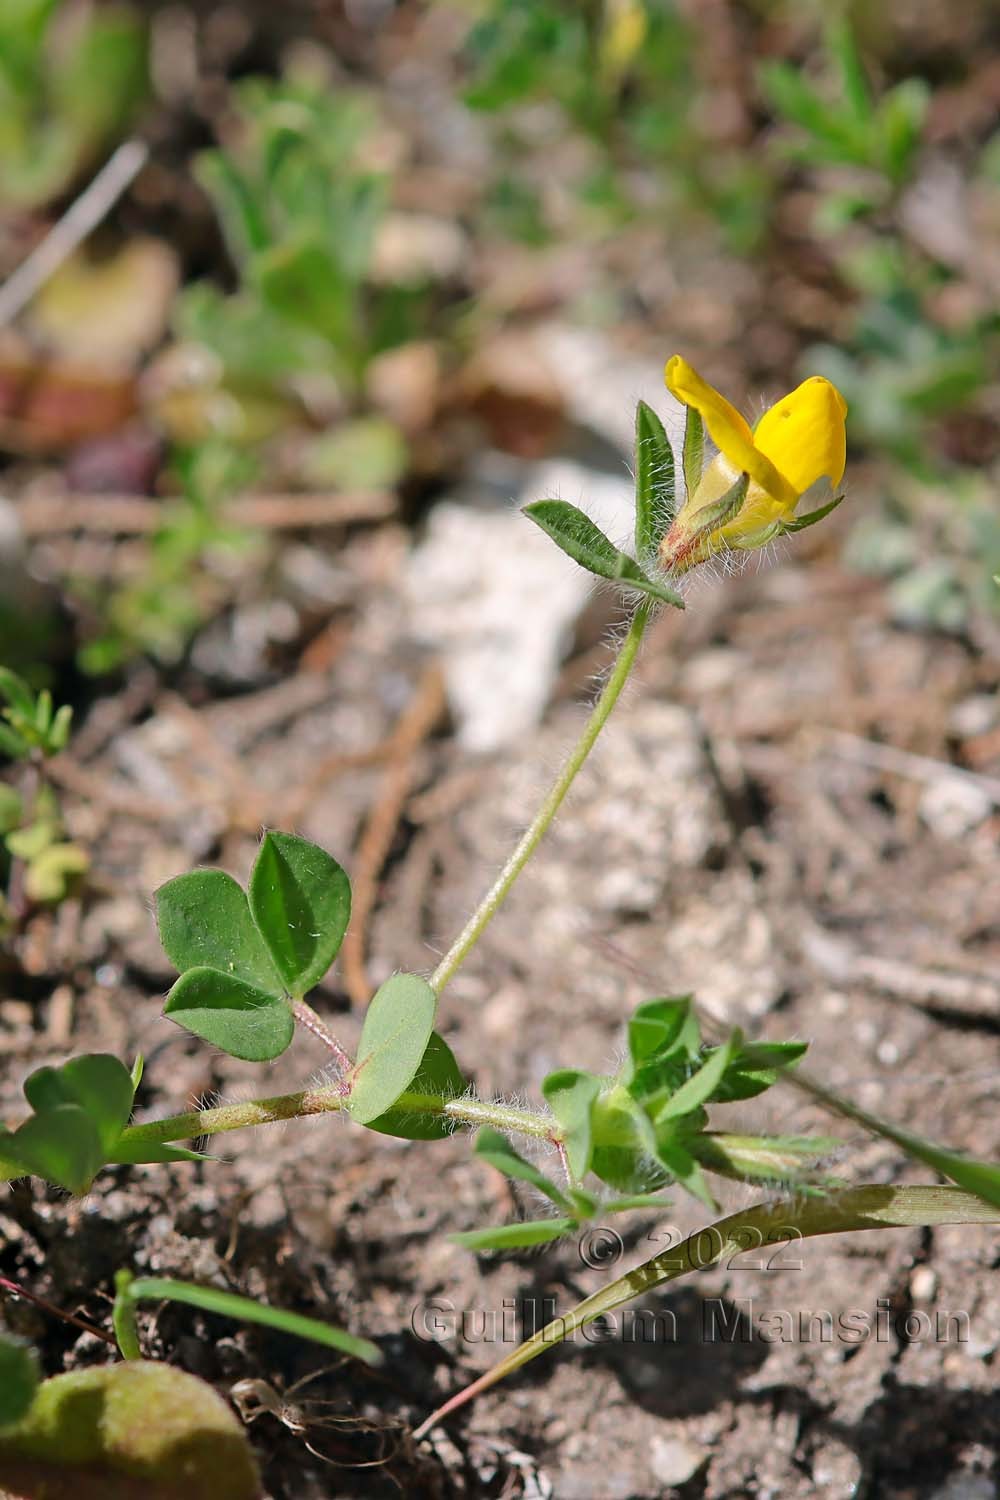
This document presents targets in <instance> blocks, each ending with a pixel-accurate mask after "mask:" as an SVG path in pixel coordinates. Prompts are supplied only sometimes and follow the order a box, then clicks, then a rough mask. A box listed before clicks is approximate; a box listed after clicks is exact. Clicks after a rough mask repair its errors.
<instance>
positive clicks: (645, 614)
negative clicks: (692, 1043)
mask: <svg viewBox="0 0 1000 1500" xmlns="http://www.w3.org/2000/svg"><path fill="white" fill-rule="evenodd" d="M651 608H652V606H651V604H649V603H647V602H644V603H642V604H640V605H639V607H638V609H637V610H636V612H635V614H634V616H633V617H632V623H631V624H630V626H629V628H628V633H627V634H626V636H625V639H624V641H623V642H622V646H621V650H620V651H619V653H618V659H617V661H616V662H615V665H614V668H613V670H612V672H611V676H610V677H609V678H608V680H607V682H606V683H605V684H604V687H603V688H602V690H601V695H600V697H599V698H598V700H597V702H596V703H595V704H594V707H593V709H592V710H591V713H590V717H589V718H588V720H587V722H586V724H585V726H584V730H583V733H582V734H581V736H580V738H579V739H578V740H577V742H576V744H575V745H574V747H573V749H572V751H571V752H570V754H569V757H568V758H567V760H566V763H565V765H564V766H563V768H562V770H561V771H560V772H559V775H558V776H557V777H556V780H555V782H554V783H553V785H552V787H551V789H550V791H549V793H548V796H547V797H546V798H545V801H544V802H543V803H542V805H541V807H540V808H539V809H538V811H537V812H536V814H535V816H534V818H533V819H532V821H531V823H530V824H529V826H528V827H527V829H526V830H525V832H524V833H523V834H522V835H521V838H520V840H519V841H518V844H517V847H516V848H515V849H514V851H513V853H512V854H511V856H510V858H509V859H508V860H507V863H506V864H505V865H504V867H503V869H502V870H501V871H500V874H499V875H498V876H497V878H496V880H495V881H494V882H493V884H492V885H491V886H490V888H489V890H488V891H487V892H486V895H485V896H484V897H483V899H482V900H481V901H480V903H479V905H478V906H477V907H476V909H475V911H474V912H473V913H472V915H471V917H470V918H469V920H468V921H467V922H466V924H465V926H464V927H463V928H462V931H461V932H460V933H459V935H458V937H457V938H456V939H455V941H454V942H453V943H452V945H451V947H450V948H449V949H448V952H447V953H446V954H445V955H444V957H443V958H442V960H441V962H440V963H439V964H438V966H437V968H436V969H435V970H434V973H433V974H432V975H431V979H430V983H431V988H432V989H435V990H436V991H437V992H438V994H440V993H441V991H442V990H443V989H444V987H445V985H446V984H448V983H449V982H450V980H451V979H453V978H454V976H455V974H456V973H457V972H458V970H459V969H460V968H461V966H462V964H463V963H464V962H465V960H466V959H467V958H468V956H469V954H470V953H471V952H472V950H473V948H474V947H475V946H476V944H477V943H478V941H479V939H480V938H481V937H482V935H483V933H484V932H485V930H486V928H487V927H488V926H489V924H490V922H492V920H493V918H494V917H495V916H496V914H497V912H498V911H499V910H500V907H501V906H502V905H503V903H504V901H505V900H506V898H507V895H508V893H509V891H510V888H511V886H512V885H513V884H514V881H515V880H516V879H517V877H518V876H519V875H520V873H521V871H522V870H523V869H524V867H525V865H526V864H527V862H528V860H529V859H530V858H531V856H532V854H534V852H535V850H536V849H537V847H538V845H539V844H540V843H541V840H542V837H543V835H544V833H545V831H546V829H547V828H548V826H549V824H550V823H551V822H552V820H553V818H554V817H555V815H556V813H557V812H558V811H559V808H560V807H561V806H562V803H563V800H564V798H565V796H566V793H567V792H568V791H569V789H570V787H571V786H572V785H573V782H574V780H575V779H576V775H577V772H578V771H579V770H580V768H581V767H582V766H583V763H584V761H585V760H586V759H587V756H588V755H589V754H590V752H591V750H592V749H593V748H594V744H595V742H596V740H597V736H598V735H599V734H600V732H601V730H602V729H603V728H604V725H605V724H606V723H607V720H608V716H609V715H610V713H611V710H612V709H613V708H614V706H615V704H616V703H617V702H618V699H619V698H620V697H621V692H622V688H623V687H624V686H625V684H626V682H627V681H628V678H629V673H630V672H631V670H632V668H633V666H634V665H635V659H636V657H637V655H638V654H639V646H640V643H641V641H642V637H643V634H644V632H645V629H646V625H647V623H648V621H649V615H650V611H651Z"/></svg>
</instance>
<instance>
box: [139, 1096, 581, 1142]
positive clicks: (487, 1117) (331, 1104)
mask: <svg viewBox="0 0 1000 1500" xmlns="http://www.w3.org/2000/svg"><path fill="white" fill-rule="evenodd" d="M346 1106H347V1100H346V1098H345V1096H344V1095H343V1094H342V1093H340V1091H339V1088H338V1086H337V1085H333V1086H332V1087H325V1088H318V1089H305V1090H303V1091H302V1092H300V1093H297V1094H276V1095H274V1096H273V1097H272V1098H270V1099H250V1100H248V1101H247V1102H246V1103H243V1104H223V1105H220V1106H219V1107H218V1108H217V1109H192V1110H188V1111H187V1113H186V1114H183V1115H171V1116H170V1117H169V1118H168V1119H165V1120H151V1121H149V1123H148V1124H145V1125H132V1126H130V1127H129V1129H128V1130H126V1131H125V1132H124V1133H123V1135H122V1145H123V1146H126V1145H127V1146H129V1147H132V1146H137V1145H144V1146H159V1145H165V1144H166V1143H167V1142H169V1141H186V1140H194V1139H196V1138H197V1137H199V1136H205V1135H221V1134H223V1133H224V1132H225V1131H227V1130H245V1129H246V1128H247V1127H248V1126H251V1125H271V1124H274V1123H275V1122H276V1121H278V1120H300V1119H304V1118H306V1117H307V1116H309V1115H322V1114H333V1113H336V1112H338V1111H339V1110H342V1109H345V1108H346ZM393 1110H398V1111H399V1112H400V1113H403V1114H408V1115H437V1116H439V1117H440V1118H442V1119H445V1120H454V1122H455V1125H456V1127H458V1126H461V1125H473V1126H478V1125H493V1126H495V1128H496V1129H497V1130H507V1131H511V1132H512V1133H513V1134H515V1135H527V1136H533V1137H534V1138H535V1139H536V1140H545V1141H551V1142H552V1143H553V1144H556V1145H558V1143H559V1142H560V1141H561V1140H562V1129H561V1127H560V1126H559V1124H558V1122H557V1121H556V1120H554V1119H553V1118H552V1116H551V1115H547V1114H541V1113H538V1112H536V1111H534V1110H527V1109H511V1108H509V1107H508V1106H507V1105H505V1104H492V1103H490V1102H489V1101H485V1100H481V1099H465V1098H462V1099H442V1098H440V1097H438V1096H436V1095H434V1094H412V1093H405V1094H401V1095H400V1096H399V1098H398V1099H397V1100H396V1102H395V1104H394V1105H393Z"/></svg>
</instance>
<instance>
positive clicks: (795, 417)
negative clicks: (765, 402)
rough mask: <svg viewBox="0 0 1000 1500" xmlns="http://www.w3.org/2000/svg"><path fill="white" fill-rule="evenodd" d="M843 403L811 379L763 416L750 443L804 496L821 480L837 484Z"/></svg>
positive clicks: (843, 457)
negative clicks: (752, 441)
mask: <svg viewBox="0 0 1000 1500" xmlns="http://www.w3.org/2000/svg"><path fill="white" fill-rule="evenodd" d="M846 415H847V402H846V401H845V400H844V398H843V396H842V395H841V394H840V392H839V391H838V390H837V387H836V386H835V385H831V384H830V382H829V381H828V380H824V378H823V376H822V375H813V376H811V377H810V379H809V380H804V381H803V382H802V384H801V385H800V386H798V387H797V388H796V389H795V390H794V391H792V392H790V394H789V395H787V396H785V397H784V398H783V399H782V400H781V401H778V402H776V403H775V404H774V406H772V407H771V408H770V410H768V411H766V412H765V413H764V415H763V416H762V417H761V419H760V421H759V422H758V424H757V430H756V432H755V433H754V442H755V443H756V445H757V447H758V448H759V449H760V451H761V452H762V453H763V454H765V455H766V457H767V458H769V459H770V460H771V462H772V463H773V464H774V466H775V468H776V469H778V470H779V472H780V473H781V474H783V475H784V477H785V478H786V479H787V480H788V482H789V483H790V484H791V485H792V486H793V487H794V489H795V492H796V494H798V495H804V494H805V492H806V490H808V489H809V488H810V487H811V486H812V485H814V484H815V483H816V481H817V479H822V478H823V477H824V476H825V477H826V478H827V479H829V481H830V483H831V484H834V485H836V484H839V483H840V481H841V479H842V478H843V476H844V465H845V463H846V462H847V439H846V434H845V430H844V418H845V417H846Z"/></svg>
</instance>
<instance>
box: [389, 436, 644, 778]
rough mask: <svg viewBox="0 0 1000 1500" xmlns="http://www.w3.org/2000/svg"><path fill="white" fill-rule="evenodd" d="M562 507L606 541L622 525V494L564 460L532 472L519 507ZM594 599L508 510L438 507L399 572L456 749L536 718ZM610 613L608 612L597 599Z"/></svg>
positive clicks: (488, 746)
mask: <svg viewBox="0 0 1000 1500" xmlns="http://www.w3.org/2000/svg"><path fill="white" fill-rule="evenodd" d="M546 497H549V498H560V499H565V500H569V501H571V502H572V503H573V504H576V505H579V506H580V508H581V509H583V510H586V512H587V514H588V515H589V516H591V517H592V519H593V520H594V521H595V522H596V523H597V525H598V526H600V527H601V529H602V530H603V531H605V532H606V533H607V534H608V535H609V536H610V537H611V538H612V539H613V540H614V541H615V542H616V543H617V544H621V543H622V542H623V541H624V540H625V538H626V537H627V535H628V531H629V528H630V526H631V524H632V490H631V485H630V483H629V481H628V476H627V474H626V473H625V471H624V469H623V473H622V478H621V479H620V480H618V479H615V478H614V477H609V476H608V475H605V474H600V473H597V472H595V471H592V470H589V469H583V468H581V467H580V466H579V465H577V464H573V463H569V462H566V463H558V464H545V465H542V466H540V467H539V468H538V469H537V470H534V471H533V472H532V474H531V477H530V479H529V482H528V484H527V485H526V486H525V490H524V493H523V495H522V497H521V498H522V500H523V501H524V502H527V501H529V500H536V499H543V498H546ZM592 591H593V580H592V579H591V578H590V575H589V574H587V573H585V572H584V571H583V570H582V569H581V568H579V567H577V565H576V564H575V563H573V562H572V561H571V560H570V559H569V558H568V557H566V556H565V554H564V553H562V552H561V551H560V550H559V548H558V547H556V546H555V544H554V543H553V542H551V541H550V540H549V538H548V537H546V536H545V535H544V533H543V532H541V531H539V529H538V528H537V527H536V526H534V525H532V523H531V522H530V521H528V520H527V519H526V518H525V517H523V516H521V515H520V514H519V513H518V510H517V508H516V507H515V506H513V505H511V506H508V507H503V508H501V507H490V508H487V507H481V508H477V507H474V506H470V505H457V504H454V503H452V502H450V501H446V502H444V503H443V504H441V505H438V506H437V507H436V508H435V510H434V511H433V512H432V514H431V518H430V523H429V529H428V533H427V537H426V539H425V541H424V542H423V543H422V544H421V546H419V547H418V548H417V549H416V551H415V552H414V553H413V556H412V558H411V559H410V562H409V564H408V566H407V570H406V576H405V592H406V596H407V603H408V607H409V609H410V611H411V615H412V619H411V629H412V631H413V633H414V634H415V635H416V636H417V637H418V638H420V639H422V640H423V641H425V642H426V643H427V644H428V645H430V646H431V647H433V648H434V649H435V650H436V651H438V652H439V653H440V654H441V658H442V663H443V668H444V675H445V683H446V687H447V691H448V699H449V702H450V705H451V709H452V713H453V714H454V716H455V719H456V721H457V725H458V736H459V739H460V741H461V743H462V744H463V745H464V746H465V748H466V749H469V750H474V751H482V752H489V751H494V750H498V749H500V748H501V747H502V746H504V745H508V744H511V743H513V742H515V741H516V740H517V739H519V738H520V736H521V735H523V734H524V733H525V732H526V731H527V730H529V729H532V728H533V727H534V726H535V725H536V724H537V723H538V721H539V720H540V718H541V717H542V714H543V713H544V711H545V707H546V704H547V703H548V699H549V693H550V690H551V687H552V683H553V681H554V679H555V676H556V673H557V672H558V669H559V665H560V662H561V660H562V657H563V655H564V653H565V650H566V648H567V645H568V644H569V642H570V640H571V638H572V631H573V626H574V625H575V623H576V620H577V617H578V616H579V614H580V613H581V611H582V610H583V608H584V606H585V605H586V603H587V601H588V599H589V598H590V596H591V594H592ZM608 608H609V614H610V613H613V612H614V611H615V609H616V608H617V605H616V601H615V598H614V595H613V594H611V593H610V591H609V594H608Z"/></svg>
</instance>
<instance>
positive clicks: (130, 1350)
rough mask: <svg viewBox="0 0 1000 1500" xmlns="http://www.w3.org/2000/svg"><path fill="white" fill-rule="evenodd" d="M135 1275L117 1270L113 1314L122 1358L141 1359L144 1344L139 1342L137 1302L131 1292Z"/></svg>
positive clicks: (112, 1318) (112, 1317)
mask: <svg viewBox="0 0 1000 1500" xmlns="http://www.w3.org/2000/svg"><path fill="white" fill-rule="evenodd" d="M132 1281H133V1276H132V1272H131V1271H116V1272H115V1305H114V1310H113V1312H112V1315H111V1321H112V1323H113V1324H114V1330H115V1338H116V1339H117V1340H118V1350H119V1353H120V1354H121V1357H122V1359H141V1358H142V1345H141V1344H140V1342H139V1322H138V1319H137V1318H136V1315H135V1302H134V1301H133V1299H132V1297H131V1295H130V1293H131V1287H132Z"/></svg>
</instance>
